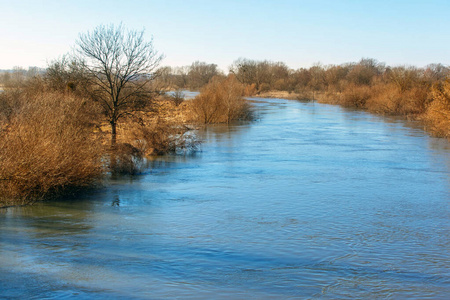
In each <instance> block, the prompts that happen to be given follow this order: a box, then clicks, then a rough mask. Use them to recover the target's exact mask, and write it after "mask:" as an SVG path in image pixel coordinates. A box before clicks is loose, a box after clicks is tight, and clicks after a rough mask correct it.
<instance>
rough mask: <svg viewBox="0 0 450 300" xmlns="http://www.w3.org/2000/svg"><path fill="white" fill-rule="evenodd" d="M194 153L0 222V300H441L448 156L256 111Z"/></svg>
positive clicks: (364, 122) (305, 115)
mask: <svg viewBox="0 0 450 300" xmlns="http://www.w3.org/2000/svg"><path fill="white" fill-rule="evenodd" d="M253 100H254V101H255V103H254V104H255V107H256V110H257V111H258V116H259V117H258V120H256V121H255V122H252V123H243V124H236V125H232V126H224V125H220V126H210V127H208V128H206V129H205V130H202V131H201V132H200V133H199V134H200V135H201V136H202V138H204V141H205V142H204V143H203V144H202V146H201V151H199V152H197V153H196V154H194V155H187V156H168V157H162V158H160V159H158V160H156V161H153V162H151V166H150V167H151V168H150V169H149V170H148V171H147V172H146V173H145V174H142V175H139V176H134V177H124V178H120V179H116V180H111V182H110V185H107V186H106V187H105V188H104V189H101V190H98V191H95V192H92V193H90V194H88V195H85V196H83V197H82V198H81V199H67V200H66V201H60V202H47V203H40V204H37V205H35V206H32V207H24V208H9V209H7V210H3V211H1V212H0V229H1V231H0V298H1V297H4V298H17V299H33V298H36V299H42V298H45V299H55V298H57V299H61V298H62V299H67V298H69V299H70V298H77V299H78V298H84V299H90V298H92V299H102V298H108V299H109V298H116V299H162V298H181V299H185V298H195V299H230V298H231V299H275V298H276V299H295V298H300V299H304V298H324V299H328V298H359V299H367V298H371V299H376V298H382V299H386V298H392V299H410V298H427V297H428V298H432V299H440V298H446V297H447V296H448V295H450V271H449V253H450V251H449V250H450V247H449V241H450V239H449V228H450V227H449V225H450V219H449V212H450V210H449V200H450V143H449V142H447V141H445V140H442V139H435V138H431V137H429V136H427V134H425V133H424V132H423V131H422V130H421V129H420V128H418V127H417V126H415V124H414V123H411V124H407V123H406V122H405V121H401V120H396V119H390V118H382V117H377V116H373V115H370V114H367V113H364V112H360V111H351V110H345V109H343V108H340V107H338V106H330V105H323V104H318V103H302V102H296V101H288V100H281V99H253Z"/></svg>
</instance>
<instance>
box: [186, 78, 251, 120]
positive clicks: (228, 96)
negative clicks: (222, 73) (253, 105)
mask: <svg viewBox="0 0 450 300" xmlns="http://www.w3.org/2000/svg"><path fill="white" fill-rule="evenodd" d="M244 93H245V86H244V85H242V84H241V83H239V82H238V81H237V80H236V78H235V76H233V75H230V76H228V77H227V78H224V79H223V78H219V77H214V78H213V79H212V80H211V82H210V83H209V84H208V85H206V86H205V88H204V89H203V90H202V91H201V93H200V95H198V96H197V97H196V98H195V99H194V100H193V101H192V110H193V112H194V115H195V119H196V120H197V121H198V122H201V123H204V124H211V123H230V122H231V121H234V120H244V119H247V120H248V119H251V110H250V105H249V104H248V103H247V102H246V100H245V99H244V98H243V95H244Z"/></svg>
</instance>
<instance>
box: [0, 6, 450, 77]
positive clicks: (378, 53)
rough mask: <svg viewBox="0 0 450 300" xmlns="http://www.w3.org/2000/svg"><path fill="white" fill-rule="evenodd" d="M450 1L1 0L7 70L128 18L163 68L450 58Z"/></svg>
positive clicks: (419, 62) (41, 62)
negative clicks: (240, 60) (239, 61)
mask: <svg viewBox="0 0 450 300" xmlns="http://www.w3.org/2000/svg"><path fill="white" fill-rule="evenodd" d="M449 12H450V0H423V1H417V0H409V1H403V0H390V1H385V0H377V1H376V0H372V1H364V0H360V1H357V0H334V1H333V0H315V1H313V0H273V1H272V0H259V1H256V0H239V1H238V0H226V1H225V0H223V1H222V0H208V1H207V0H185V1H182V0H164V1H163V0H160V1H153V0H149V1H145V0H138V1H134V0H130V1H126V0H122V1H115V0H108V1H105V0H90V1H86V0H71V1H65V0H58V1H56V0H15V1H11V0H9V1H6V0H0V14H1V15H0V69H9V68H12V67H13V66H22V67H25V68H27V67H28V66H39V67H45V66H46V65H47V62H49V61H51V60H52V59H55V58H58V57H60V56H61V55H63V54H64V53H66V52H68V51H70V49H71V47H72V46H73V45H74V43H75V40H76V39H77V38H78V34H79V33H81V32H86V31H89V30H91V29H93V28H94V27H95V26H97V25H99V24H111V23H114V24H119V23H120V22H122V23H123V24H124V25H125V26H126V27H128V28H132V29H143V28H145V30H146V36H147V38H148V39H150V38H151V37H152V36H153V38H154V45H155V48H156V49H157V50H158V51H159V52H161V53H163V54H164V55H165V59H164V61H163V65H170V66H181V65H189V64H191V63H192V62H193V61H195V60H200V61H205V62H207V63H216V64H218V65H219V67H220V68H221V69H223V70H225V71H227V69H228V66H229V65H230V64H231V63H232V62H233V61H234V60H236V59H237V58H239V57H245V58H250V59H257V60H263V59H268V60H272V61H283V62H285V63H286V64H287V65H288V66H290V67H291V68H294V69H297V68H300V67H310V66H311V65H312V64H313V63H316V62H321V63H322V64H325V65H327V64H341V63H345V62H352V61H358V60H359V59H361V58H362V57H370V58H375V59H377V60H379V61H382V62H386V63H387V64H389V65H401V64H407V65H415V66H425V65H427V64H429V63H438V62H439V63H443V64H446V65H448V64H450V17H449Z"/></svg>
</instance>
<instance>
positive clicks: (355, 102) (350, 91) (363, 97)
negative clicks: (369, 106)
mask: <svg viewBox="0 0 450 300" xmlns="http://www.w3.org/2000/svg"><path fill="white" fill-rule="evenodd" d="M370 93H371V90H370V87H368V86H365V85H355V84H352V83H350V84H348V85H347V86H346V87H345V88H344V90H343V91H342V94H341V97H340V100H339V104H341V105H343V106H346V107H355V108H364V107H365V105H366V101H367V100H368V99H369V98H370Z"/></svg>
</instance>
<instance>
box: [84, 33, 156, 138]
mask: <svg viewBox="0 0 450 300" xmlns="http://www.w3.org/2000/svg"><path fill="white" fill-rule="evenodd" d="M76 45H77V48H76V51H77V54H78V55H79V58H80V61H81V66H82V68H83V70H84V72H85V73H86V74H87V75H88V76H89V79H90V81H91V82H90V83H91V86H92V88H91V89H92V90H91V96H92V98H93V100H94V101H98V102H99V103H100V104H101V105H102V107H103V109H104V111H105V114H106V116H107V118H108V121H109V123H110V125H111V135H112V143H113V144H114V143H115V139H116V134H117V123H118V121H119V120H120V119H121V118H123V117H124V116H127V115H130V114H133V113H134V112H136V111H139V110H142V109H143V108H145V107H146V106H147V105H148V103H149V102H150V100H151V97H152V91H151V89H149V88H148V86H149V82H151V81H152V80H153V79H154V78H155V70H156V68H157V67H158V65H159V63H160V62H161V60H162V58H163V56H162V55H160V54H158V52H157V51H156V50H155V49H154V47H153V40H150V41H145V40H144V31H143V30H142V31H135V30H126V29H125V28H124V27H123V26H122V25H119V26H114V25H109V26H104V25H100V26H98V27H96V28H95V29H94V30H93V31H92V32H87V33H85V34H80V36H79V39H78V40H77V43H76Z"/></svg>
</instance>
